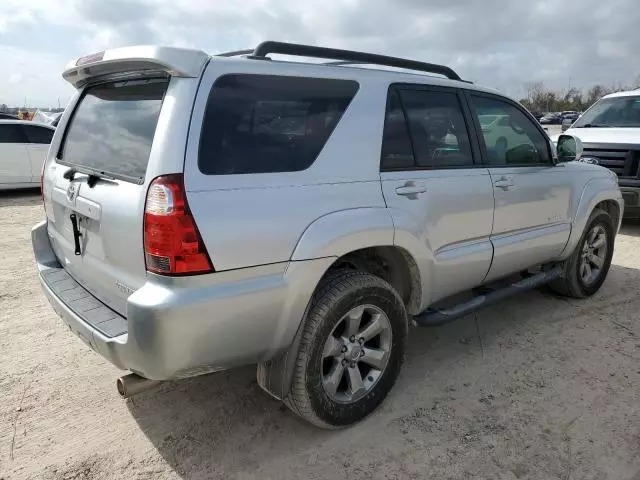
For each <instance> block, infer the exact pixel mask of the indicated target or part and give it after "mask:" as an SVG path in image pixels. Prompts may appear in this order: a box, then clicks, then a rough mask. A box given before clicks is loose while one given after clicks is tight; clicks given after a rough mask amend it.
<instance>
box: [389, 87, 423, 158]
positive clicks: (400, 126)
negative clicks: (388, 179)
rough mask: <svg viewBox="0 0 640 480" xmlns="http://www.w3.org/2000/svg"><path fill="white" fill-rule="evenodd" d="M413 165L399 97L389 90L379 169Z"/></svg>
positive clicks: (405, 122)
mask: <svg viewBox="0 0 640 480" xmlns="http://www.w3.org/2000/svg"><path fill="white" fill-rule="evenodd" d="M414 165H415V163H414V159H413V148H412V146H411V140H410V138H409V130H408V128H407V121H406V119H405V116H404V111H403V110H402V105H401V103H400V97H399V96H398V93H397V92H396V91H395V90H391V91H390V93H389V102H388V105H387V115H386V118H385V122H384V134H383V137H382V162H381V168H382V169H383V170H384V169H395V168H412V167H413V166H414Z"/></svg>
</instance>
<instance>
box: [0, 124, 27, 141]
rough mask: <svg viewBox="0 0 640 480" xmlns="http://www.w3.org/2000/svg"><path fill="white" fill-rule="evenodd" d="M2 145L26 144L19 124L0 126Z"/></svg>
mask: <svg viewBox="0 0 640 480" xmlns="http://www.w3.org/2000/svg"><path fill="white" fill-rule="evenodd" d="M0 143H26V139H25V137H24V134H23V133H22V126H21V125H18V124H13V125H12V124H0Z"/></svg>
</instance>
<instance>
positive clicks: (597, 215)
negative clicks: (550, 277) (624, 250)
mask: <svg viewBox="0 0 640 480" xmlns="http://www.w3.org/2000/svg"><path fill="white" fill-rule="evenodd" d="M596 227H601V228H603V229H604V232H605V234H606V238H607V250H606V254H605V258H604V264H603V266H602V268H601V269H600V271H599V273H598V275H597V277H596V278H595V279H594V280H593V281H592V282H590V283H588V284H587V283H585V282H584V281H583V279H582V277H581V275H580V265H581V259H582V253H583V248H584V246H585V244H586V243H587V241H588V235H589V234H590V232H592V231H593V229H594V228H596ZM614 241H615V227H614V225H613V220H612V219H611V216H610V215H609V214H608V213H607V212H606V211H604V210H601V209H596V210H594V211H593V213H592V214H591V216H590V217H589V221H588V222H587V226H586V228H585V229H584V232H583V233H582V237H580V241H579V242H578V244H577V245H576V248H575V250H574V251H573V253H572V254H571V256H570V257H569V258H568V259H567V261H566V263H565V267H564V273H563V276H562V277H561V278H559V279H557V280H554V281H552V282H551V283H550V284H549V286H550V287H551V289H552V290H554V291H555V292H556V293H558V294H560V295H563V296H566V297H573V298H585V297H590V296H591V295H593V294H594V293H596V292H597V291H598V290H599V289H600V287H601V286H602V284H603V283H604V281H605V279H606V278H607V273H608V272H609V267H610V266H611V259H612V258H613V247H614Z"/></svg>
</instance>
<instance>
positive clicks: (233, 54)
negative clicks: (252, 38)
mask: <svg viewBox="0 0 640 480" xmlns="http://www.w3.org/2000/svg"><path fill="white" fill-rule="evenodd" d="M252 53H253V50H234V51H232V52H224V53H216V54H215V55H214V56H216V57H237V56H239V55H250V54H252Z"/></svg>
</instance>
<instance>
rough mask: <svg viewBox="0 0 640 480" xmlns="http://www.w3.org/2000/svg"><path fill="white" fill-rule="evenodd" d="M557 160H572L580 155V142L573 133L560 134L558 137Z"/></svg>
mask: <svg viewBox="0 0 640 480" xmlns="http://www.w3.org/2000/svg"><path fill="white" fill-rule="evenodd" d="M557 151H558V161H559V162H573V161H574V160H579V159H580V157H582V152H583V148H582V142H581V141H580V139H579V138H578V137H574V136H573V135H560V137H559V138H558V145H557Z"/></svg>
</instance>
